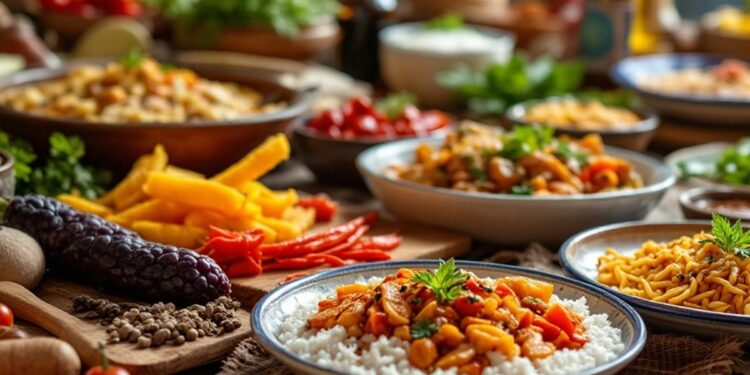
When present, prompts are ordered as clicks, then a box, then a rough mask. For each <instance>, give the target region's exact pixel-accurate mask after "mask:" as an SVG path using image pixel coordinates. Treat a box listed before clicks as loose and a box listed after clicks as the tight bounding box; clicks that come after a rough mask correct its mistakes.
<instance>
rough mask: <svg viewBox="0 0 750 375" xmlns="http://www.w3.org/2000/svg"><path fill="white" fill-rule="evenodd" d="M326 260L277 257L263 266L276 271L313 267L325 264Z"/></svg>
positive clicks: (265, 268)
mask: <svg viewBox="0 0 750 375" xmlns="http://www.w3.org/2000/svg"><path fill="white" fill-rule="evenodd" d="M325 262H326V261H325V259H323V258H306V257H300V258H286V259H277V260H276V261H275V262H274V263H271V264H266V265H264V266H263V270H264V271H276V270H303V269H307V268H313V267H317V266H320V265H322V264H324V263H325Z"/></svg>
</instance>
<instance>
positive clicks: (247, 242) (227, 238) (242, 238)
mask: <svg viewBox="0 0 750 375" xmlns="http://www.w3.org/2000/svg"><path fill="white" fill-rule="evenodd" d="M215 233H216V234H217V236H215V237H213V238H209V240H208V241H206V243H205V244H204V245H203V246H202V247H201V249H200V250H201V251H203V252H205V253H206V254H208V256H210V257H211V258H213V259H214V260H215V261H216V262H217V263H219V264H224V263H230V262H232V261H236V260H240V259H242V258H244V257H245V256H247V255H248V254H249V253H251V252H254V253H255V257H256V258H258V260H260V256H259V255H258V253H257V250H258V247H260V245H261V244H262V243H263V239H264V235H263V232H262V231H261V230H258V229H254V230H250V231H247V232H228V231H216V232H215ZM220 233H223V234H221V235H219V234H220Z"/></svg>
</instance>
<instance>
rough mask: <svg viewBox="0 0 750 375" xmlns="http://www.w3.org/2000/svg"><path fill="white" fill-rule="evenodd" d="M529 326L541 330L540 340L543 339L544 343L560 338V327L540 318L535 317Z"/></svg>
mask: <svg viewBox="0 0 750 375" xmlns="http://www.w3.org/2000/svg"><path fill="white" fill-rule="evenodd" d="M531 324H532V325H534V326H537V327H539V328H541V329H542V338H544V341H553V340H555V339H556V338H557V337H558V336H560V332H561V331H562V330H561V329H560V327H558V326H556V325H554V324H552V323H550V322H549V321H547V319H544V318H542V317H541V316H538V317H535V318H534V321H533V322H532V323H531Z"/></svg>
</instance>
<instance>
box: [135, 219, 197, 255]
mask: <svg viewBox="0 0 750 375" xmlns="http://www.w3.org/2000/svg"><path fill="white" fill-rule="evenodd" d="M131 229H133V231H135V232H137V233H138V234H140V235H141V237H143V238H144V239H146V240H148V241H153V242H158V243H163V244H167V245H172V246H177V247H184V248H187V249H197V248H198V247H200V245H201V243H202V242H203V241H204V240H205V238H206V231H205V230H204V229H202V228H195V227H189V226H186V225H180V224H167V223H160V222H155V221H145V220H144V221H135V222H133V224H132V226H131Z"/></svg>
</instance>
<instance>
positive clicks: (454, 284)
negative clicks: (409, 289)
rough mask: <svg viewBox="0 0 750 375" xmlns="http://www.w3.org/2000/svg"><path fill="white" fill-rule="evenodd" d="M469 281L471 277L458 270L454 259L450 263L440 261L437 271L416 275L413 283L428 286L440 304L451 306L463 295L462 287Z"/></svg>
mask: <svg viewBox="0 0 750 375" xmlns="http://www.w3.org/2000/svg"><path fill="white" fill-rule="evenodd" d="M468 279H469V275H468V274H466V273H463V272H461V271H459V270H457V269H456V262H455V261H454V260H453V258H451V259H449V260H448V261H444V260H442V259H441V260H440V265H439V266H438V269H437V271H432V270H428V271H422V272H419V273H417V274H416V275H414V277H413V278H412V281H413V282H416V283H420V284H422V285H424V286H426V287H427V288H428V289H430V290H431V291H432V292H433V293H434V294H435V299H436V300H437V302H438V303H440V304H449V303H451V302H452V301H453V300H454V299H456V298H458V296H459V295H460V294H461V287H462V286H463V285H464V284H465V283H466V281H467V280H468Z"/></svg>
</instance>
